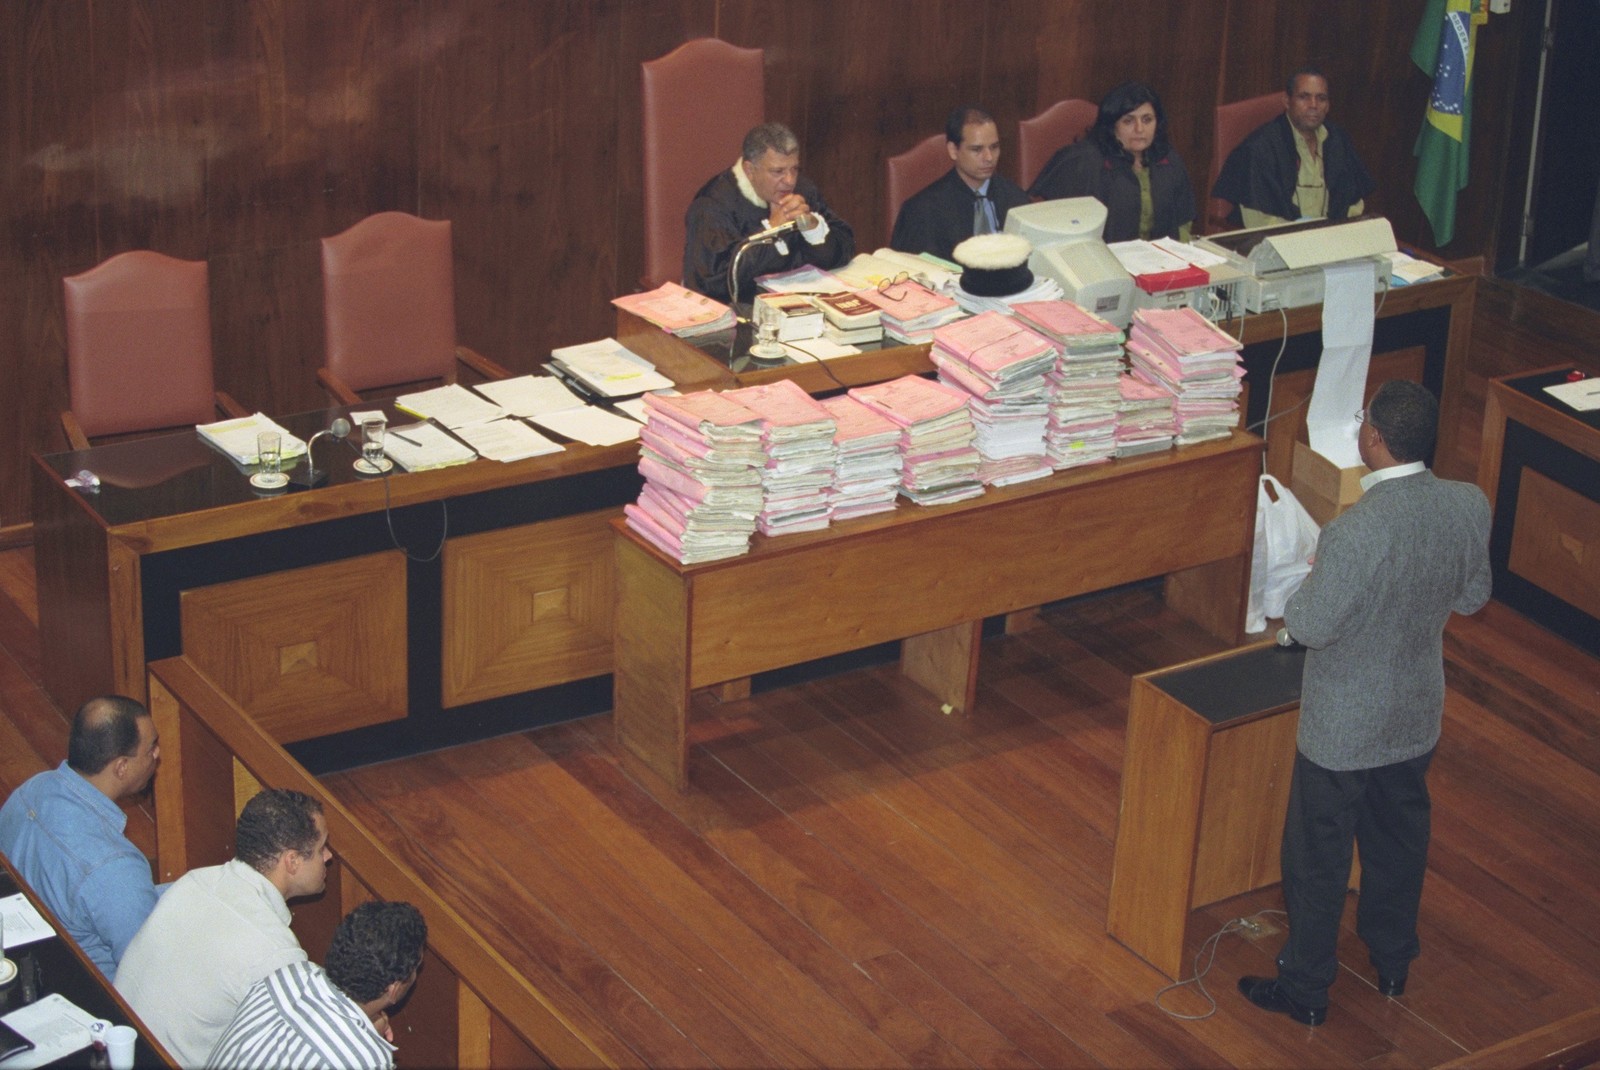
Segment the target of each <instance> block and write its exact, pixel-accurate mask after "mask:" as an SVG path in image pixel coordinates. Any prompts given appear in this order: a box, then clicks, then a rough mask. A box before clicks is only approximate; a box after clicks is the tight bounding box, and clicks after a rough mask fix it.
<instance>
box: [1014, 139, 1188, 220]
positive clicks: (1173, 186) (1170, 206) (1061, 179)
mask: <svg viewBox="0 0 1600 1070" xmlns="http://www.w3.org/2000/svg"><path fill="white" fill-rule="evenodd" d="M1147 155H1148V154H1147ZM1145 166H1146V167H1148V168H1149V170H1150V200H1151V203H1152V204H1153V206H1154V207H1155V219H1154V221H1153V224H1152V226H1151V229H1150V237H1152V238H1176V237H1177V236H1178V230H1179V228H1180V227H1182V226H1183V225H1184V224H1185V223H1192V222H1194V187H1192V186H1190V185H1189V172H1188V171H1187V170H1186V169H1185V168H1184V166H1183V160H1182V159H1180V158H1179V156H1178V153H1177V150H1175V149H1168V150H1167V154H1166V156H1164V157H1163V158H1161V159H1159V160H1156V161H1155V162H1154V163H1148V162H1147V163H1146V165H1145ZM1028 193H1029V194H1030V195H1032V196H1034V197H1038V198H1039V199H1040V200H1046V201H1053V200H1058V199H1060V198H1062V197H1093V198H1095V199H1096V200H1098V201H1099V202H1100V203H1101V204H1103V205H1105V206H1106V226H1105V230H1104V231H1102V236H1103V237H1104V238H1105V240H1106V241H1108V242H1113V241H1132V240H1133V239H1135V238H1137V237H1138V236H1139V176H1137V175H1135V174H1134V173H1133V163H1132V162H1131V161H1130V160H1126V159H1118V160H1112V159H1107V158H1106V156H1105V154H1104V153H1102V152H1101V151H1100V147H1099V146H1098V145H1096V144H1095V143H1094V141H1093V140H1091V139H1089V138H1084V139H1083V140H1082V141H1076V142H1073V143H1072V144H1071V145H1068V146H1067V147H1066V148H1064V149H1061V150H1060V151H1059V152H1057V153H1056V154H1055V155H1054V156H1052V157H1050V162H1049V163H1047V164H1045V165H1044V170H1043V171H1040V172H1039V177H1038V178H1037V179H1035V180H1034V183H1033V186H1032V188H1030V189H1029V190H1028Z"/></svg>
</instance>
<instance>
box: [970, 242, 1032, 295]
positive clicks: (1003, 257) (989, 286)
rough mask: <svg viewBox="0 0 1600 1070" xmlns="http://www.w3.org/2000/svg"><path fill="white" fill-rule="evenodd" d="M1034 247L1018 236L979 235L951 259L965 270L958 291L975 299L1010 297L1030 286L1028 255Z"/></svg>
mask: <svg viewBox="0 0 1600 1070" xmlns="http://www.w3.org/2000/svg"><path fill="white" fill-rule="evenodd" d="M1031 252H1033V246H1032V244H1030V243H1029V241H1028V239H1027V238H1024V237H1023V236H1022V235H1020V234H979V235H977V236H976V237H972V238H968V239H967V240H966V241H964V242H962V243H961V244H960V245H958V246H956V247H955V251H954V252H952V253H951V254H950V255H951V257H952V259H954V260H955V262H956V263H958V264H960V265H961V266H962V267H963V268H964V269H965V270H964V271H962V273H961V288H962V289H963V290H965V291H967V293H969V294H972V295H973V296H974V297H1010V296H1011V295H1012V294H1019V293H1021V292H1022V291H1023V290H1026V289H1027V288H1028V287H1030V286H1032V285H1033V272H1031V271H1029V270H1028V254H1029V253H1031Z"/></svg>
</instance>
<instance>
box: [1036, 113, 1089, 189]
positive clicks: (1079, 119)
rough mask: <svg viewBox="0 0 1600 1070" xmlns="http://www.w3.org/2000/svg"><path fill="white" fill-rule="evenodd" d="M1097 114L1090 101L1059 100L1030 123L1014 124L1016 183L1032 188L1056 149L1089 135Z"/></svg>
mask: <svg viewBox="0 0 1600 1070" xmlns="http://www.w3.org/2000/svg"><path fill="white" fill-rule="evenodd" d="M1099 114H1100V107H1099V105H1097V104H1095V103H1094V101H1092V100H1080V99H1078V98H1076V97H1074V98H1073V99H1071V100H1058V101H1056V102H1055V103H1054V104H1052V105H1050V106H1049V107H1048V108H1046V109H1045V110H1044V111H1042V112H1040V113H1039V114H1038V115H1035V116H1034V117H1033V118H1032V119H1024V120H1022V122H1020V123H1018V124H1017V172H1018V178H1017V181H1018V182H1019V183H1021V185H1022V188H1023V189H1027V188H1028V187H1029V186H1031V185H1033V180H1034V179H1036V178H1038V177H1039V172H1040V171H1043V170H1044V165H1045V164H1047V163H1049V162H1050V157H1051V156H1053V155H1055V152H1056V150H1057V149H1059V148H1061V147H1062V146H1064V145H1070V144H1072V143H1073V142H1074V141H1077V140H1079V139H1081V138H1082V137H1083V135H1084V134H1086V133H1088V132H1089V128H1090V127H1091V126H1093V125H1094V121H1095V118H1096V117H1097V116H1098V115H1099Z"/></svg>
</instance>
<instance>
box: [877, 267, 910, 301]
mask: <svg viewBox="0 0 1600 1070" xmlns="http://www.w3.org/2000/svg"><path fill="white" fill-rule="evenodd" d="M910 281H911V272H909V271H902V272H900V273H899V274H897V275H894V276H892V277H887V278H882V279H879V280H878V292H879V293H881V294H882V295H883V296H885V297H887V298H888V299H889V300H891V301H899V300H901V299H902V298H904V297H905V290H904V289H902V290H901V291H900V292H899V293H890V292H889V291H890V290H892V289H894V288H895V287H896V286H901V287H903V286H904V284H905V283H908V282H910Z"/></svg>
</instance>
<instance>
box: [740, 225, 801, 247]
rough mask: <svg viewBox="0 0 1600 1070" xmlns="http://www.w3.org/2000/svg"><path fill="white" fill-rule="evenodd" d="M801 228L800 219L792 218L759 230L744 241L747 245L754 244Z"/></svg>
mask: <svg viewBox="0 0 1600 1070" xmlns="http://www.w3.org/2000/svg"><path fill="white" fill-rule="evenodd" d="M799 229H800V220H798V219H791V220H789V221H788V222H787V223H779V224H778V225H777V226H772V227H767V228H766V229H765V230H758V231H756V232H755V233H754V234H752V235H750V236H749V237H747V238H745V239H744V242H745V244H746V245H753V244H754V243H756V242H758V241H770V240H772V239H773V238H776V237H778V236H779V235H782V234H787V233H789V232H790V231H791V230H799Z"/></svg>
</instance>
